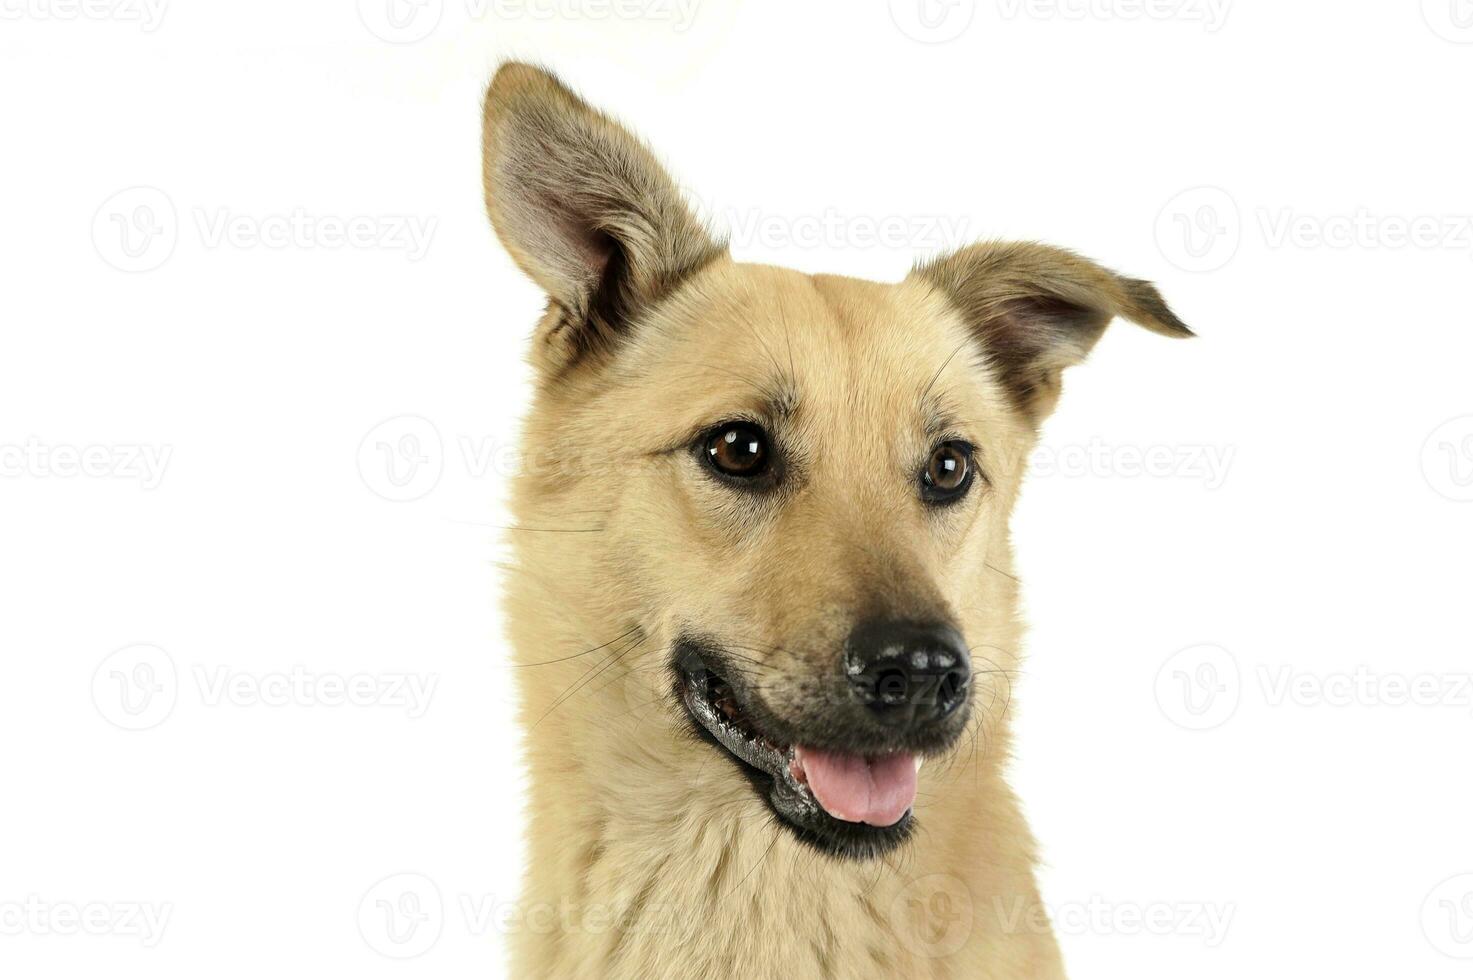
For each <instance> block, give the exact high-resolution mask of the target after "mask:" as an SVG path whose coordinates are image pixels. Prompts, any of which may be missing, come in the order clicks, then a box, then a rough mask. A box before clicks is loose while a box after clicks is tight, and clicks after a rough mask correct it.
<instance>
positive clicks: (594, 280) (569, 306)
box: [482, 62, 725, 370]
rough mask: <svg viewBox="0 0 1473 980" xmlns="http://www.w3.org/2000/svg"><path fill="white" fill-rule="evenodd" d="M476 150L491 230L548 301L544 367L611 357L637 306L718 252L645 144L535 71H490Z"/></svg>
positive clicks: (512, 66) (509, 67)
mask: <svg viewBox="0 0 1473 980" xmlns="http://www.w3.org/2000/svg"><path fill="white" fill-rule="evenodd" d="M482 149H483V158H482V164H483V178H484V181H485V189H486V210H487V211H488V212H489V214H490V216H491V223H492V225H494V226H495V228H496V233H497V235H498V236H500V238H501V241H502V243H503V244H504V245H505V246H506V249H507V251H508V252H510V253H511V255H512V258H513V259H515V260H516V263H517V265H519V266H521V268H522V271H524V272H525V273H527V275H528V276H530V277H531V278H532V279H533V280H534V281H535V282H536V283H537V284H538V285H539V286H541V287H542V288H543V289H544V290H546V292H547V295H548V297H549V299H550V301H551V302H550V304H549V307H548V314H547V316H546V317H545V319H544V321H543V326H542V329H541V331H540V338H539V339H540V340H541V341H543V343H542V344H539V346H540V347H543V348H545V349H543V350H540V351H539V352H538V360H539V361H540V362H541V363H542V364H543V365H544V366H546V367H549V368H551V369H554V370H557V369H560V368H562V367H566V366H567V365H569V364H571V363H572V362H573V361H574V360H575V359H577V358H578V357H580V356H582V355H583V354H586V353H589V352H593V351H598V350H601V349H605V348H607V347H608V346H609V345H610V344H611V343H613V342H614V341H615V340H616V339H617V337H618V335H619V334H620V332H621V331H622V330H624V329H625V328H626V326H627V324H628V322H629V320H630V318H631V317H632V316H633V315H634V314H635V313H637V312H638V311H639V309H640V308H641V307H643V306H646V305H648V304H650V303H653V302H655V301H656V300H658V299H659V298H660V297H662V296H664V295H665V294H667V293H668V292H669V291H670V290H671V289H672V288H673V287H674V286H675V285H676V284H677V283H678V282H679V281H680V280H681V279H682V278H683V277H684V276H687V275H689V274H690V273H691V272H693V271H694V270H696V269H699V268H700V267H701V266H703V265H705V264H706V263H707V262H709V261H710V260H711V259H713V258H715V257H716V256H717V255H719V254H721V253H722V252H724V251H725V245H724V244H723V243H719V242H716V241H714V240H713V239H712V238H711V236H710V235H709V234H708V233H707V232H706V230H705V229H704V228H703V227H702V225H701V223H700V222H699V221H697V220H696V218H695V216H694V215H693V214H692V213H691V211H690V209H689V208H688V207H687V206H686V204H685V201H684V200H683V199H682V198H681V196H680V193H679V191H678V190H677V189H676V187H675V183H674V181H672V180H671V179H670V176H669V175H668V174H667V173H666V172H665V171H664V169H663V168H661V166H660V164H659V163H658V162H657V161H656V160H655V158H654V155H653V154H651V153H650V151H649V149H648V148H647V147H645V145H644V144H643V143H641V142H640V141H639V140H638V139H636V138H635V137H634V136H633V135H631V134H630V133H629V132H628V131H627V130H625V129H624V128H623V127H622V126H620V125H619V124H618V123H616V122H614V121H613V120H612V119H610V118H609V117H608V116H605V115H604V114H603V113H601V112H598V111H597V110H595V109H593V108H591V107H590V106H589V105H587V104H586V103H585V102H584V101H583V100H582V99H580V98H578V96H576V95H574V94H573V93H572V92H571V91H570V90H569V89H568V88H567V87H566V86H564V85H563V84H562V83H561V82H560V81H558V79H557V78H556V77H555V76H553V75H552V74H550V73H549V72H546V71H543V70H542V69H540V68H534V67H532V66H530V65H524V64H519V63H516V62H511V63H508V64H505V65H503V66H502V67H501V69H500V70H499V71H497V73H496V77H495V78H493V79H492V80H491V87H490V89H489V90H488V91H487V93H486V103H485V109H484V115H483V129H482Z"/></svg>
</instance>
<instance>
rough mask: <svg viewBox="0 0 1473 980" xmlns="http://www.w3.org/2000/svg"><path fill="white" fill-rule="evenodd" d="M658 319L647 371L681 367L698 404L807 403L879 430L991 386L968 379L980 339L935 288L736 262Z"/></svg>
mask: <svg viewBox="0 0 1473 980" xmlns="http://www.w3.org/2000/svg"><path fill="white" fill-rule="evenodd" d="M661 319H662V327H663V328H662V329H660V330H657V331H654V333H655V334H656V335H657V337H658V339H656V340H654V341H652V346H651V349H647V350H646V351H645V355H646V358H647V360H646V363H647V366H649V367H651V368H655V365H656V364H660V365H662V366H661V367H658V368H655V369H656V370H661V371H666V372H668V371H669V367H670V366H672V365H678V366H679V370H678V372H677V373H678V374H679V376H681V377H683V378H686V379H688V381H689V382H690V388H689V389H688V393H689V396H690V397H694V398H696V399H698V400H699V399H720V398H726V399H728V400H731V399H736V400H739V401H741V402H743V403H754V402H758V401H763V402H766V403H768V404H771V405H774V406H776V407H778V408H782V407H786V406H787V405H788V404H789V403H802V404H803V405H804V407H805V408H806V409H807V410H809V412H811V413H817V414H822V415H829V416H835V417H848V418H859V417H865V418H868V419H870V420H871V421H876V422H879V421H881V420H882V419H885V418H889V419H894V418H895V417H896V416H903V417H906V418H914V417H917V416H920V415H923V414H925V413H927V412H930V413H932V414H938V413H940V412H941V411H942V410H943V409H949V410H951V411H960V410H964V409H965V407H966V405H967V404H969V403H970V402H971V401H972V400H974V399H975V398H977V397H980V396H982V394H983V392H982V389H983V387H984V385H983V381H984V379H983V378H982V376H981V374H980V373H979V372H976V371H973V370H971V368H972V366H973V365H975V363H976V362H977V360H978V357H979V351H978V350H977V348H976V346H975V342H974V341H973V339H972V338H971V337H970V335H969V334H968V333H967V331H966V329H965V327H964V326H963V325H962V324H961V323H960V320H959V319H958V318H957V317H955V316H954V315H953V314H951V313H950V311H949V309H948V308H947V307H946V306H945V305H944V304H942V303H940V302H939V301H938V300H937V298H936V297H935V296H934V294H933V293H932V292H931V291H929V290H927V289H925V288H923V287H921V286H919V285H917V284H915V283H913V282H909V281H906V282H902V283H897V284H890V283H878V282H870V281H866V280H861V279H850V278H847V277H843V276H828V275H816V276H815V275H806V274H804V273H800V272H795V271H793V270H789V269H782V268H777V267H771V266H759V265H738V264H734V263H727V264H725V265H724V266H723V267H720V268H717V269H714V270H711V271H710V272H708V274H706V275H704V276H702V277H701V279H700V280H699V281H697V282H695V283H693V284H692V285H691V287H690V288H688V289H687V290H686V291H685V292H684V294H683V295H681V296H680V297H679V298H678V300H677V301H676V302H675V303H673V304H671V307H670V308H668V309H667V310H666V311H665V313H664V315H663V317H662V318H661ZM953 361H954V362H955V365H953V364H952V362H953ZM760 407H763V406H762V405H760V404H752V408H753V409H756V408H760Z"/></svg>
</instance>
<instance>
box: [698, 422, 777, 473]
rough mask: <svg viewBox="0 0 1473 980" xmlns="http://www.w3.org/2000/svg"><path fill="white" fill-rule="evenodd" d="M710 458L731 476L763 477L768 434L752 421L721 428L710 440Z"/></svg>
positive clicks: (707, 443)
mask: <svg viewBox="0 0 1473 980" xmlns="http://www.w3.org/2000/svg"><path fill="white" fill-rule="evenodd" d="M706 458H707V459H708V460H709V461H710V463H711V465H712V466H714V467H716V469H717V471H718V472H720V473H724V474H726V475H727V476H735V477H753V476H760V475H761V474H762V473H763V472H765V471H766V469H767V464H768V452H767V433H765V432H763V431H762V430H761V429H760V428H758V427H757V426H755V425H752V424H751V423H750V422H730V423H727V424H726V425H720V426H717V427H716V429H714V430H713V431H712V433H711V435H710V436H709V437H708V438H707V440H706Z"/></svg>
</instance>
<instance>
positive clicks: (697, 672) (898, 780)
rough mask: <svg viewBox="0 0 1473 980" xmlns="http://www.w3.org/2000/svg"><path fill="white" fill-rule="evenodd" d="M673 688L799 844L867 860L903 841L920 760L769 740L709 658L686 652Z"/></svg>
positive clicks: (769, 733)
mask: <svg viewBox="0 0 1473 980" xmlns="http://www.w3.org/2000/svg"><path fill="white" fill-rule="evenodd" d="M678 688H679V693H680V697H681V700H682V702H683V703H684V704H685V708H686V710H687V711H688V712H689V713H690V716H691V717H692V718H693V719H694V720H695V722H696V724H697V726H698V731H699V732H700V733H701V734H702V735H704V736H706V738H707V740H708V741H712V742H715V744H716V745H717V746H719V747H720V748H721V749H722V750H724V751H725V752H726V753H727V754H728V755H730V756H731V757H732V758H733V759H735V760H736V761H737V762H738V763H739V764H740V765H741V767H742V768H743V770H744V771H745V772H746V774H747V776H748V777H749V778H750V779H751V780H752V782H753V785H754V786H755V787H756V788H757V790H758V792H759V794H760V795H761V796H762V797H763V799H764V800H765V801H766V802H767V804H768V806H769V807H771V809H772V810H773V812H774V813H775V814H777V816H778V817H779V819H781V820H782V821H783V823H784V824H786V825H787V827H788V828H789V829H790V830H792V831H793V832H794V833H795V834H797V836H798V837H799V839H801V840H803V841H805V842H807V843H809V844H812V845H814V846H816V847H818V848H819V849H821V850H823V851H826V852H828V853H831V854H835V855H839V856H843V857H855V858H870V857H876V856H878V855H880V854H883V853H885V852H887V851H889V850H891V849H893V848H895V847H897V846H899V845H900V844H902V843H904V842H905V840H907V839H908V838H909V837H910V835H911V833H912V831H913V829H914V822H915V818H914V815H913V813H912V808H913V806H914V804H915V798H916V779H917V775H918V773H919V771H920V768H921V756H920V755H918V754H916V753H913V752H905V751H896V752H884V753H881V754H877V755H866V754H862V753H851V752H845V751H836V750H833V749H825V748H818V747H814V746H806V745H803V744H802V743H801V742H800V741H796V740H791V739H786V738H783V737H780V736H778V735H775V734H773V732H774V729H775V728H776V727H777V726H774V725H770V724H767V725H765V724H763V723H762V722H761V721H760V720H759V718H758V714H759V712H757V711H756V710H754V708H753V707H752V706H749V705H744V704H743V702H742V700H741V698H740V696H739V695H738V693H737V691H736V690H735V689H734V688H733V686H732V685H731V684H730V683H729V682H728V681H727V679H726V678H725V677H724V676H722V675H721V674H718V673H716V672H715V671H714V670H712V669H711V667H710V666H709V664H708V660H707V659H706V658H704V657H702V656H701V655H700V654H699V653H697V652H695V651H693V650H688V651H686V653H685V654H684V655H683V656H682V657H681V659H680V664H679V670H678Z"/></svg>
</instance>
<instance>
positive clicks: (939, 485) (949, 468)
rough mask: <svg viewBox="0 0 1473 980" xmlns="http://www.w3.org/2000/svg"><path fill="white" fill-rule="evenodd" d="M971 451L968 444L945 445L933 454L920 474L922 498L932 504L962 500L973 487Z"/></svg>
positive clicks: (934, 450) (932, 452) (938, 447)
mask: <svg viewBox="0 0 1473 980" xmlns="http://www.w3.org/2000/svg"><path fill="white" fill-rule="evenodd" d="M973 469H974V467H973V466H972V447H971V446H970V445H968V444H967V443H965V442H957V441H952V442H943V443H942V444H941V445H939V446H937V447H936V448H935V449H933V450H931V458H930V459H929V460H928V461H927V462H926V469H925V472H923V473H922V474H921V497H922V499H924V500H928V501H930V502H932V503H949V502H951V501H953V500H957V499H959V498H960V497H961V496H962V494H964V493H966V492H967V488H968V487H970V486H971V485H972V473H973Z"/></svg>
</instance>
